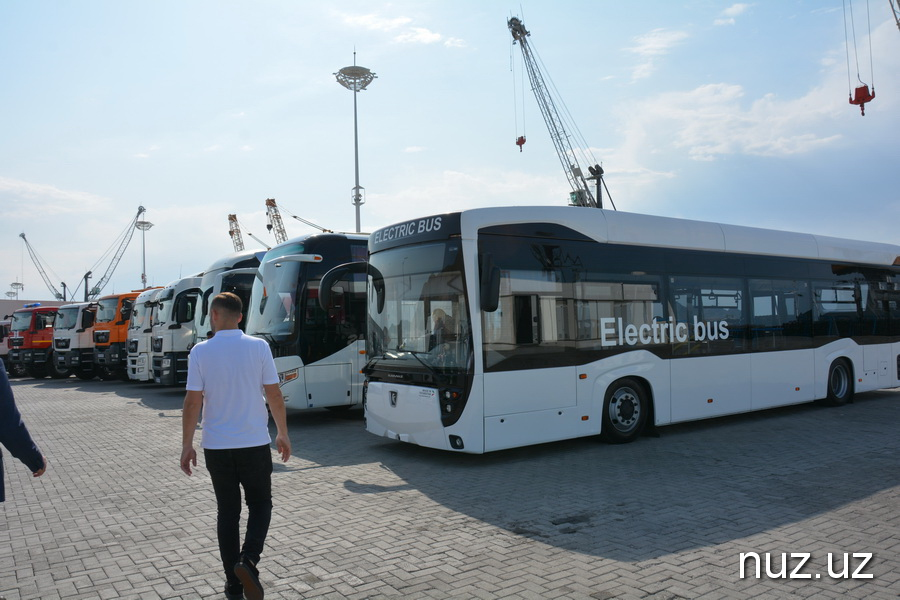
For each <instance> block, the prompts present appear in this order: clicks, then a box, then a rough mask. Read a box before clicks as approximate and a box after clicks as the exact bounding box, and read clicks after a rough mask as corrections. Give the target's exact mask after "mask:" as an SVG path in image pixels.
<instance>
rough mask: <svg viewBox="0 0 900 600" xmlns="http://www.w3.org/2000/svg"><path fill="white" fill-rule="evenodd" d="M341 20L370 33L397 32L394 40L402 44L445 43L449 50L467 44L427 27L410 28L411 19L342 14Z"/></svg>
mask: <svg viewBox="0 0 900 600" xmlns="http://www.w3.org/2000/svg"><path fill="white" fill-rule="evenodd" d="M340 18H341V19H342V20H343V21H344V23H346V24H348V25H351V26H354V27H363V28H365V29H368V30H370V31H380V32H383V33H394V32H397V33H396V35H395V36H394V38H393V40H394V42H397V43H400V44H435V43H438V42H443V44H444V46H446V47H448V48H464V47H465V46H466V42H465V40H463V39H460V38H455V37H448V38H445V37H444V36H443V35H441V34H440V33H437V32H436V31H431V30H430V29H428V28H426V27H412V26H410V25H411V24H412V22H413V20H412V19H411V18H410V17H393V18H386V17H381V16H378V15H373V14H368V15H350V14H341V15H340Z"/></svg>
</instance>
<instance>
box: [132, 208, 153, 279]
mask: <svg viewBox="0 0 900 600" xmlns="http://www.w3.org/2000/svg"><path fill="white" fill-rule="evenodd" d="M134 226H135V227H137V228H138V229H140V230H141V285H142V286H143V287H147V245H146V239H145V234H146V233H147V230H148V229H150V228H151V227H153V223H151V222H150V221H137V222H136V223H135V224H134Z"/></svg>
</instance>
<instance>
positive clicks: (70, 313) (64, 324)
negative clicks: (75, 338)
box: [54, 306, 79, 329]
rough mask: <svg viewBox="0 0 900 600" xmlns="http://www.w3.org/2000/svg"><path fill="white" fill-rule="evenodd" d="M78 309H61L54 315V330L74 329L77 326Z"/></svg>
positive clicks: (75, 307) (74, 307)
mask: <svg viewBox="0 0 900 600" xmlns="http://www.w3.org/2000/svg"><path fill="white" fill-rule="evenodd" d="M78 310H79V309H78V307H77V306H73V307H71V308H61V309H59V313H57V315H56V323H55V324H54V327H55V328H56V329H74V328H75V326H76V325H77V324H78Z"/></svg>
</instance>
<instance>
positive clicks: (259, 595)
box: [234, 556, 265, 600]
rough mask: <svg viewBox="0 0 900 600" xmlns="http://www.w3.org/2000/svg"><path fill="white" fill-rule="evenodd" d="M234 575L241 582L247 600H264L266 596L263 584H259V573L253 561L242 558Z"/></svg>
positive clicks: (235, 567) (236, 566)
mask: <svg viewBox="0 0 900 600" xmlns="http://www.w3.org/2000/svg"><path fill="white" fill-rule="evenodd" d="M234 574H235V575H237V577H238V579H240V580H241V583H242V584H243V586H244V596H245V597H246V598H247V600H263V596H264V595H265V594H264V592H263V588H262V584H260V583H259V571H258V570H257V569H256V565H255V564H253V561H251V560H250V559H249V558H247V557H246V556H241V561H240V562H239V563H238V564H236V565H234Z"/></svg>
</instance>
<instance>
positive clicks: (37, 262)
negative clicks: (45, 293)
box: [19, 233, 66, 301]
mask: <svg viewBox="0 0 900 600" xmlns="http://www.w3.org/2000/svg"><path fill="white" fill-rule="evenodd" d="M19 237H20V238H22V240H24V242H25V247H26V248H27V249H28V255H29V256H30V257H31V262H33V263H34V266H35V267H36V268H37V270H38V273H40V274H41V278H43V280H44V283H45V284H47V289H49V290H50V293H51V294H53V297H54V298H56V299H57V300H63V301H65V299H66V298H65V296H63V295H62V294H60V293H59V290H57V289H56V286H54V285H53V283H52V282H51V281H50V278H49V277H48V276H47V271H46V270H44V265H43V264H41V261H40V259H39V258H38V256H37V253H36V252H35V251H34V248H32V247H31V244H30V243H29V242H28V238H26V237H25V234H24V233H20V234H19ZM63 286H65V284H63Z"/></svg>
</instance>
